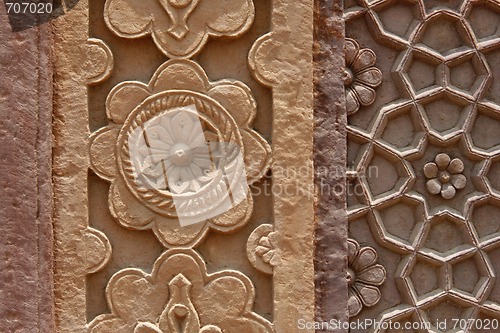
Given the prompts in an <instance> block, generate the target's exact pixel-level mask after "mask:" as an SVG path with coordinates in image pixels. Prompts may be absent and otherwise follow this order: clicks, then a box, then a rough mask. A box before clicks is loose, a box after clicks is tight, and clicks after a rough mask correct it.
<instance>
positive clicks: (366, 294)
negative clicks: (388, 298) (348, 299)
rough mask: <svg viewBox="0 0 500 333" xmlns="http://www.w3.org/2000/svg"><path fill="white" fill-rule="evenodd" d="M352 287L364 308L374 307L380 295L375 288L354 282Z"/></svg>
mask: <svg viewBox="0 0 500 333" xmlns="http://www.w3.org/2000/svg"><path fill="white" fill-rule="evenodd" d="M354 286H355V288H356V290H357V291H358V294H359V296H360V297H361V301H362V302H363V304H364V305H366V306H374V305H375V304H377V302H378V301H379V300H380V297H381V294H380V291H379V290H378V288H377V287H373V286H369V285H366V284H363V283H358V282H355V283H354Z"/></svg>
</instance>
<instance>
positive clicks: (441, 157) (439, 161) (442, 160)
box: [434, 153, 450, 171]
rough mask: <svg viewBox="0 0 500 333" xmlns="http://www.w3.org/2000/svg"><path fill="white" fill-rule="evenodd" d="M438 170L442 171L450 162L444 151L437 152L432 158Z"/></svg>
mask: <svg viewBox="0 0 500 333" xmlns="http://www.w3.org/2000/svg"><path fill="white" fill-rule="evenodd" d="M434 160H435V161H436V165H437V166H438V168H439V170H441V171H444V170H446V168H447V167H448V165H449V164H450V156H448V155H447V154H445V153H441V154H438V155H437V156H436V158H435V159H434Z"/></svg>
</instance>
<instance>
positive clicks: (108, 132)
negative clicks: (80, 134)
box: [90, 126, 120, 181]
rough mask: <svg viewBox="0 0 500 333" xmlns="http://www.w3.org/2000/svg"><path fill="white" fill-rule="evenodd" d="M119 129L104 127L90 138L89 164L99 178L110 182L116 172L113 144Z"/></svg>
mask: <svg viewBox="0 0 500 333" xmlns="http://www.w3.org/2000/svg"><path fill="white" fill-rule="evenodd" d="M119 132H120V128H118V127H116V126H106V127H104V128H101V129H100V130H98V131H97V132H95V133H93V134H92V135H91V136H90V164H91V167H92V170H94V172H95V173H96V174H97V175H98V176H99V177H101V178H103V179H106V180H108V181H111V180H112V179H114V178H115V176H116V172H117V165H116V156H115V144H116V140H117V138H118V133H119Z"/></svg>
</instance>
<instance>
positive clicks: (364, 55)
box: [352, 49, 377, 75]
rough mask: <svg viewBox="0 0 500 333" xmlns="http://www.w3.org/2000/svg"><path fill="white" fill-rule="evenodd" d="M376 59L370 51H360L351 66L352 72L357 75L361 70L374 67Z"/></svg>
mask: <svg viewBox="0 0 500 333" xmlns="http://www.w3.org/2000/svg"><path fill="white" fill-rule="evenodd" d="M376 59H377V57H376V55H375V53H374V52H373V51H372V50H370V49H361V50H360V51H359V53H358V56H357V58H356V59H355V60H354V62H353V64H352V69H353V72H354V73H355V74H356V75H357V73H359V72H360V71H362V70H363V69H366V68H368V67H371V66H373V65H375V61H376Z"/></svg>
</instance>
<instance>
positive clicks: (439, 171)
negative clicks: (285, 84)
mask: <svg viewBox="0 0 500 333" xmlns="http://www.w3.org/2000/svg"><path fill="white" fill-rule="evenodd" d="M463 171H464V163H463V162H462V160H460V159H459V158H454V159H451V158H450V156H448V155H447V154H444V153H441V154H438V155H437V156H436V157H435V158H434V162H429V163H427V164H426V165H424V175H425V177H426V178H427V179H429V180H428V181H427V183H426V186H427V190H428V191H429V192H430V193H432V194H440V195H441V197H443V198H444V199H452V198H453V197H454V196H455V194H456V193H457V190H460V189H463V188H464V187H465V185H466V184H467V178H465V176H464V175H463V174H462V172H463Z"/></svg>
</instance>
